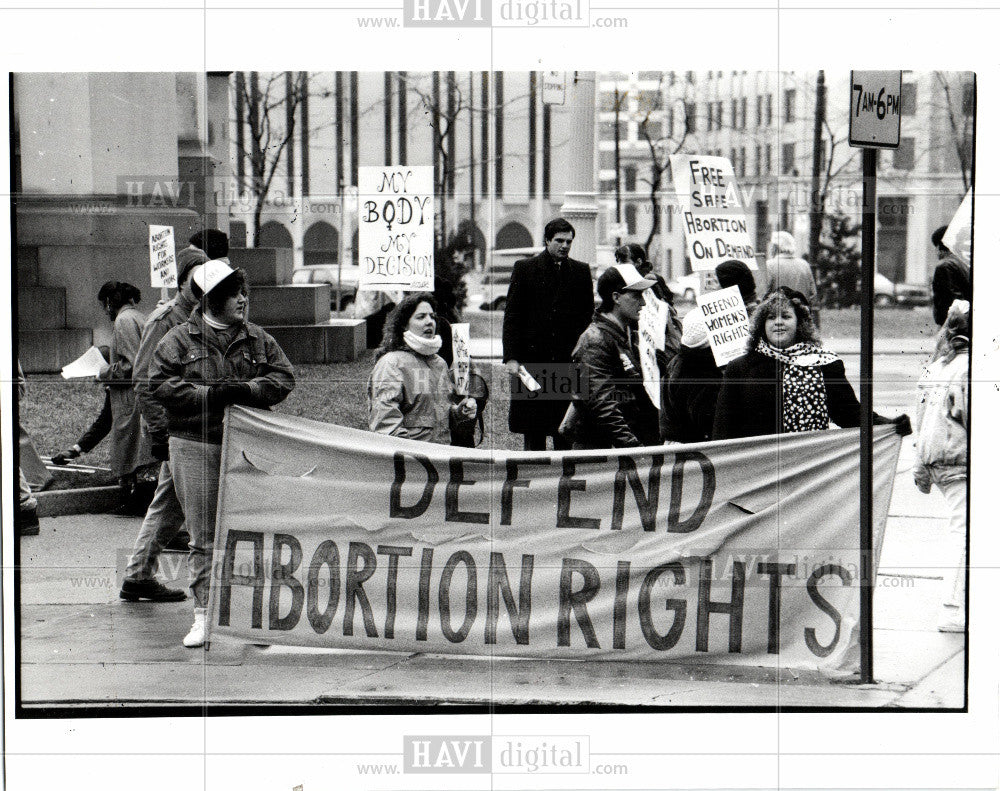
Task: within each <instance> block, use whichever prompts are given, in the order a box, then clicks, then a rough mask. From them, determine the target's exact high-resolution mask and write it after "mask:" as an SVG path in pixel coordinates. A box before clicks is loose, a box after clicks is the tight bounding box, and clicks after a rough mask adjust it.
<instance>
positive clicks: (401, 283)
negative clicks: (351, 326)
mask: <svg viewBox="0 0 1000 791" xmlns="http://www.w3.org/2000/svg"><path fill="white" fill-rule="evenodd" d="M358 263H359V264H360V266H361V271H360V273H359V274H360V280H359V287H360V288H361V289H362V290H365V291H397V290H402V291H433V290H434V168H432V167H425V166H421V167H362V168H358Z"/></svg>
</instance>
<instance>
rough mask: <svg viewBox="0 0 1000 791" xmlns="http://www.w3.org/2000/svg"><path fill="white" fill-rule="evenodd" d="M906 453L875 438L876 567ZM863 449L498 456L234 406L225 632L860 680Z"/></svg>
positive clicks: (724, 445) (227, 489)
mask: <svg viewBox="0 0 1000 791" xmlns="http://www.w3.org/2000/svg"><path fill="white" fill-rule="evenodd" d="M900 445H901V438H900V437H899V436H898V435H897V434H896V433H895V429H894V427H893V426H876V427H875V433H874V459H875V465H874V477H873V484H874V492H875V496H874V510H873V513H874V516H875V519H874V525H875V531H876V532H875V535H876V542H875V547H879V546H881V536H882V533H883V531H884V529H885V521H886V516H887V512H888V507H889V498H890V496H891V493H892V484H893V480H894V477H895V471H896V462H897V458H898V455H899V449H900ZM858 448H859V432H858V430H857V429H838V430H833V431H817V432H809V433H803V434H784V435H780V436H767V437H752V438H747V439H739V440H726V441H721V442H710V443H699V444H692V445H683V446H682V445H668V446H662V447H655V448H638V449H636V448H632V449H618V450H597V451H594V450H591V451H568V452H544V453H523V452H508V451H487V450H476V449H464V448H455V447H451V446H447V445H435V444H430V443H420V442H414V441H412V440H405V439H399V438H396V437H390V436H385V435H381V434H373V433H368V432H363V431H358V430H355V429H348V428H343V427H340V426H333V425H329V424H325V423H318V422H316V421H312V420H308V419H305V418H299V417H294V416H291V415H284V414H279V413H271V412H263V411H259V410H252V409H247V408H243V407H230V408H229V410H228V411H227V415H226V423H225V436H224V440H223V448H222V465H221V483H220V492H219V509H218V522H217V524H216V534H215V550H214V556H213V568H212V586H211V593H210V601H209V614H210V618H209V623H210V628H211V633H212V635H215V636H220V635H224V636H229V637H234V638H239V639H243V640H247V641H249V642H252V643H268V644H279V645H294V646H314V647H327V648H352V649H368V650H371V649H382V650H392V651H407V652H432V653H433V652H438V653H462V654H473V655H483V656H492V655H497V656H516V657H551V658H565V659H587V660H602V659H636V660H655V661H667V662H687V663H697V664H701V665H704V664H713V663H715V664H729V665H732V664H741V665H752V666H769V667H774V668H778V667H780V668H802V669H815V670H820V671H824V672H828V673H831V674H838V673H843V672H847V671H851V670H854V669H856V667H857V656H856V649H857V639H858V618H859V598H860V597H859V579H860V577H859V569H860V568H861V565H860V564H861V558H860V550H859V549H858V543H859V541H858V520H859V499H858V497H857V479H858V463H859V453H858ZM875 560H876V562H877V557H876V558H875Z"/></svg>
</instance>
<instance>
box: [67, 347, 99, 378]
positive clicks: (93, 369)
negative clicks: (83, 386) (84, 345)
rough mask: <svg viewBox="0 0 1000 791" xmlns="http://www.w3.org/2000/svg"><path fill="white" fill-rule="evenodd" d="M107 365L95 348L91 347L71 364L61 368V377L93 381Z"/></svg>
mask: <svg viewBox="0 0 1000 791" xmlns="http://www.w3.org/2000/svg"><path fill="white" fill-rule="evenodd" d="M107 364H108V361H107V360H105V359H104V356H103V355H102V354H101V353H100V352H99V351H98V349H97V347H96V346H91V347H90V348H89V349H87V351H85V352H84V353H83V354H81V355H80V356H79V357H77V358H76V359H75V360H73V362H71V363H69V364H68V365H64V366H63V369H62V377H63V379H93V378H94V377H95V376H97V375H98V374H99V373H100V372H101V370H102V369H103V368H104V367H105V366H106V365H107Z"/></svg>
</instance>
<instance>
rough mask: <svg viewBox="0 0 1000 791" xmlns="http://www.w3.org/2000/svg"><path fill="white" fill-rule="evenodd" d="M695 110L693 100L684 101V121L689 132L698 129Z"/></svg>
mask: <svg viewBox="0 0 1000 791" xmlns="http://www.w3.org/2000/svg"><path fill="white" fill-rule="evenodd" d="M690 73H691V72H688V74H690ZM696 112H697V111H696V110H695V107H694V102H685V103H684V121H685V123H686V124H687V131H688V132H689V133H691V132H697V131H698V123H697V118H696Z"/></svg>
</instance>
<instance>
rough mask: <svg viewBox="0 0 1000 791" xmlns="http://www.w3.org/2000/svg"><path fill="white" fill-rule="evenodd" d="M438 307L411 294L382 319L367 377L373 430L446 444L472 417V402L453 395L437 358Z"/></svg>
mask: <svg viewBox="0 0 1000 791" xmlns="http://www.w3.org/2000/svg"><path fill="white" fill-rule="evenodd" d="M436 309H437V307H436V305H435V302H434V297H433V296H431V295H430V294H410V295H409V296H407V297H405V298H404V299H403V300H402V301H400V303H399V304H398V305H396V307H395V308H394V309H393V311H392V313H390V314H389V317H388V318H387V319H386V324H385V335H384V337H383V339H382V346H381V347H380V348H379V350H378V354H377V356H376V358H375V359H376V362H375V367H374V368H373V369H372V373H371V376H370V377H369V378H368V426H369V428H370V429H371V430H372V431H374V432H377V433H379V434H390V435H392V436H394V437H404V438H406V439H415V440H420V441H423V442H436V443H438V444H441V445H448V444H450V443H451V439H452V437H451V430H452V428H455V427H457V426H460V425H461V424H464V423H468V422H469V421H472V420H473V419H474V418H475V417H476V401H475V399H473V398H469V397H463V396H462V395H460V394H458V393H457V392H456V390H455V384H454V382H453V380H452V377H451V371H450V370H449V369H448V364H447V363H446V362H445V361H444V360H443V359H442V358H441V356H440V355H439V354H438V352H439V351H440V350H441V336H440V335H438V334H437V321H436V319H435V318H434V313H435V311H436Z"/></svg>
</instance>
